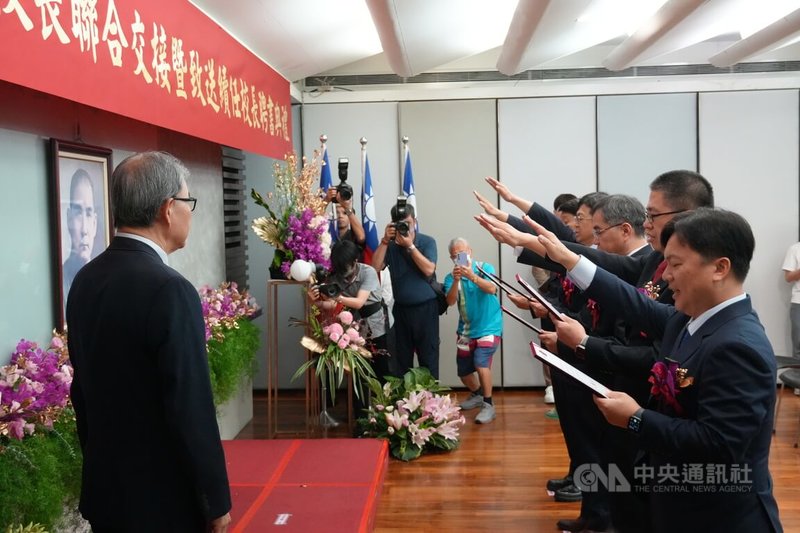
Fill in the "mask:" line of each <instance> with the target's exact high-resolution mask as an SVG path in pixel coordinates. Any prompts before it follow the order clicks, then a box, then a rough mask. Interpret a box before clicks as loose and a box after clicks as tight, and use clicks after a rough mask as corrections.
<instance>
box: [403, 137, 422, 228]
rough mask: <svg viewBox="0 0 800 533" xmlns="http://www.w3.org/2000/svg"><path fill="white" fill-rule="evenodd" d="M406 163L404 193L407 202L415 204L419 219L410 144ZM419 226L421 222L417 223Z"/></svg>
mask: <svg viewBox="0 0 800 533" xmlns="http://www.w3.org/2000/svg"><path fill="white" fill-rule="evenodd" d="M405 151H406V154H405V158H404V159H405V165H404V168H403V194H404V195H405V196H406V198H407V203H408V204H409V205H412V206H414V216H415V217H416V218H417V220H419V210H417V195H416V194H414V174H413V172H412V171H411V149H410V148H409V147H408V144H406V146H405ZM417 228H419V223H417Z"/></svg>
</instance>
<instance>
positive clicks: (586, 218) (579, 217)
mask: <svg viewBox="0 0 800 533" xmlns="http://www.w3.org/2000/svg"><path fill="white" fill-rule="evenodd" d="M591 218H592V217H585V216H583V215H580V214H579V215H575V220H577V221H578V222H583V221H584V220H591Z"/></svg>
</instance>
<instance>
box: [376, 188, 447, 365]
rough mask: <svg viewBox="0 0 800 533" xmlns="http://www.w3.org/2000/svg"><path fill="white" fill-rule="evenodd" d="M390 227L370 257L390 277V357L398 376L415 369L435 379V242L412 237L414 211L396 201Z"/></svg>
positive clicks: (419, 235) (402, 200) (414, 234)
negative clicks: (416, 365)
mask: <svg viewBox="0 0 800 533" xmlns="http://www.w3.org/2000/svg"><path fill="white" fill-rule="evenodd" d="M391 215H392V222H391V223H390V224H389V225H387V226H386V230H385V232H384V235H383V238H382V239H381V243H380V245H379V246H378V248H377V249H376V250H375V253H374V255H373V256H372V266H373V267H375V269H376V270H379V271H380V270H383V267H384V266H388V267H389V271H390V272H391V275H392V292H393V293H394V320H395V354H394V355H395V356H396V360H397V366H398V368H397V372H398V375H399V376H402V375H403V374H405V373H406V372H407V371H408V370H409V369H410V368H411V367H413V366H414V351H415V350H416V352H417V358H418V360H419V365H420V366H423V367H426V368H427V369H428V370H430V372H431V375H432V376H433V377H434V378H436V379H439V308H438V303H437V297H436V292H435V291H434V290H433V287H432V286H431V283H430V280H431V279H433V277H434V276H435V273H436V259H437V254H436V241H435V240H434V239H433V237H430V236H428V235H423V234H422V233H417V232H416V222H417V221H416V218H415V213H414V207H413V206H411V205H408V204H407V203H406V197H405V196H400V197H398V199H397V204H396V205H395V206H394V207H392V211H391Z"/></svg>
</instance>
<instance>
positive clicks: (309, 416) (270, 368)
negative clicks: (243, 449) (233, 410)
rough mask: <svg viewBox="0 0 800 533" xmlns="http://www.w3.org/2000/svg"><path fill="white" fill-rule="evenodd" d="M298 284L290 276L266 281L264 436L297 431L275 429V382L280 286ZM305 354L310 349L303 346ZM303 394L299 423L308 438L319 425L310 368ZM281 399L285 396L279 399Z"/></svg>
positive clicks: (316, 384)
mask: <svg viewBox="0 0 800 533" xmlns="http://www.w3.org/2000/svg"><path fill="white" fill-rule="evenodd" d="M292 285H295V286H300V285H303V283H301V282H299V281H294V280H278V279H270V280H268V281H267V309H266V312H267V342H268V346H267V438H268V439H273V438H276V437H277V436H279V435H284V434H297V433H298V431H290V430H281V429H279V424H278V422H279V409H278V407H279V404H280V403H281V402H279V397H278V396H279V389H280V387H279V383H278V363H279V357H278V346H279V343H278V340H279V335H280V332H281V331H282V330H285V329H286V327H285V326H284V327H280V325H279V324H278V320H279V315H280V313H279V310H280V289H281V288H283V287H286V286H292ZM303 314H304V315H308V300H307V299H305V298H303ZM304 352H305V356H306V358H308V357H310V355H311V354H310V352H308V350H304ZM304 389H305V398H304V403H303V407H304V409H303V425H304V430H305V431H304V432H305V437H306V438H311V437H312V436H313V434H314V433H315V432H316V431H317V429H318V427H319V413H320V410H319V407H320V393H319V380H318V379H316V376H315V375H314V371H313V369H309V371H308V372H306V375H305V386H304ZM283 401H284V403H285V402H286V400H285V399H284V400H283Z"/></svg>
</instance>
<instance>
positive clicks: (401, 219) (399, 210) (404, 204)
mask: <svg viewBox="0 0 800 533" xmlns="http://www.w3.org/2000/svg"><path fill="white" fill-rule="evenodd" d="M408 215H409V211H408V199H407V198H406V197H405V196H398V197H397V203H396V204H395V206H394V209H393V210H392V227H393V228H394V229H396V230H397V233H399V234H400V235H402V236H403V237H408V232H409V231H410V230H411V228H410V227H409V225H408V222H406V221H405V218H406V217H407V216H408Z"/></svg>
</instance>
